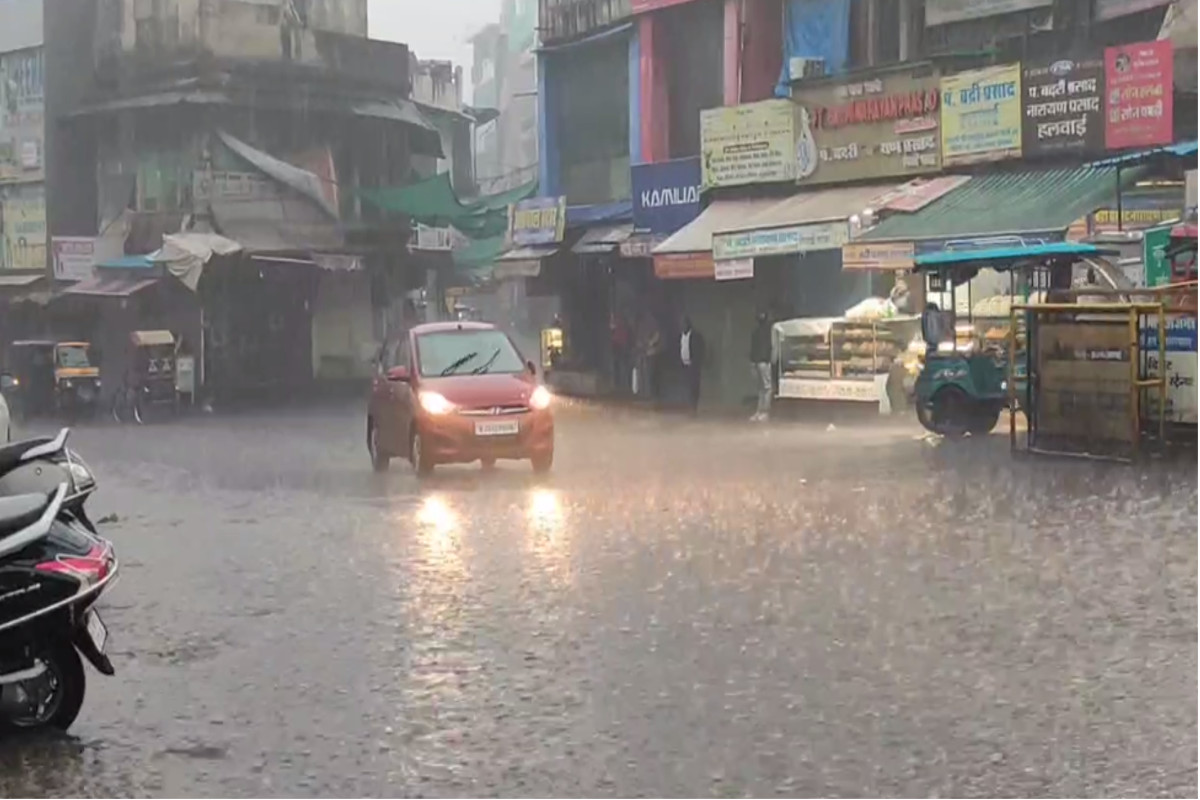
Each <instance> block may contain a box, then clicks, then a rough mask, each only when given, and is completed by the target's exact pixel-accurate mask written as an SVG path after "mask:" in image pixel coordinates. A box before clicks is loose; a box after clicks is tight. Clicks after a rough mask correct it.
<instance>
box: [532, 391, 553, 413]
mask: <svg viewBox="0 0 1200 800" xmlns="http://www.w3.org/2000/svg"><path fill="white" fill-rule="evenodd" d="M553 397H554V396H553V395H551V394H550V390H549V389H547V388H546V387H545V386H539V387H537V388H536V389H534V390H533V394H531V395H529V407H530V408H532V409H534V410H535V411H542V410H544V409H546V408H549V407H550V401H551V400H552V399H553Z"/></svg>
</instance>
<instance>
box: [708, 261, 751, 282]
mask: <svg viewBox="0 0 1200 800" xmlns="http://www.w3.org/2000/svg"><path fill="white" fill-rule="evenodd" d="M713 277H715V278H716V279H717V280H719V281H737V280H744V279H746V278H753V277H754V259H753V258H734V259H730V260H727V261H717V262H715V263H714V264H713Z"/></svg>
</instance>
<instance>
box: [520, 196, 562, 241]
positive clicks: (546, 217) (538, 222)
mask: <svg viewBox="0 0 1200 800" xmlns="http://www.w3.org/2000/svg"><path fill="white" fill-rule="evenodd" d="M566 227H567V198H566V197H531V198H529V199H527V200H521V201H519V202H517V203H513V204H512V205H511V206H509V207H508V230H509V235H510V236H511V238H512V243H513V244H514V245H520V246H526V245H536V244H558V243H559V242H561V241H562V240H563V234H564V233H565V232H566Z"/></svg>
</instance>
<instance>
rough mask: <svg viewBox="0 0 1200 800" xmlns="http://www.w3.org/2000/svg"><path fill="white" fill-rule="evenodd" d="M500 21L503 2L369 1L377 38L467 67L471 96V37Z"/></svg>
mask: <svg viewBox="0 0 1200 800" xmlns="http://www.w3.org/2000/svg"><path fill="white" fill-rule="evenodd" d="M499 20H500V0H369V5H368V6H367V24H368V28H369V31H370V35H371V38H373V39H387V40H390V41H393V42H404V43H405V44H407V45H408V46H409V48H411V49H412V51H413V52H414V53H416V55H417V57H418V58H439V59H448V60H450V61H453V62H454V63H455V64H459V65H461V66H462V68H463V80H464V83H465V84H466V86H464V87H463V90H464V93H465V94H467V95H469V94H470V85H471V81H470V74H471V47H470V45H469V44H467V37H469V36H470V35H471V34H473V33H475V32H476V31H478V30H479V29H480V28H482V27H483V26H484V25H486V24H488V23H489V22H498V21H499Z"/></svg>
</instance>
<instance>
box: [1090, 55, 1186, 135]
mask: <svg viewBox="0 0 1200 800" xmlns="http://www.w3.org/2000/svg"><path fill="white" fill-rule="evenodd" d="M1104 77H1105V82H1106V83H1107V87H1106V91H1105V103H1104V117H1105V128H1104V144H1105V146H1106V147H1107V148H1108V149H1109V150H1120V149H1122V148H1125V147H1148V146H1152V145H1159V144H1170V143H1171V140H1172V138H1173V136H1172V134H1173V125H1174V102H1173V97H1174V95H1173V91H1174V85H1175V62H1174V56H1173V49H1172V46H1171V42H1169V41H1156V42H1140V43H1138V44H1129V45H1122V46H1120V47H1109V48H1107V49H1106V50H1105V51H1104Z"/></svg>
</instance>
